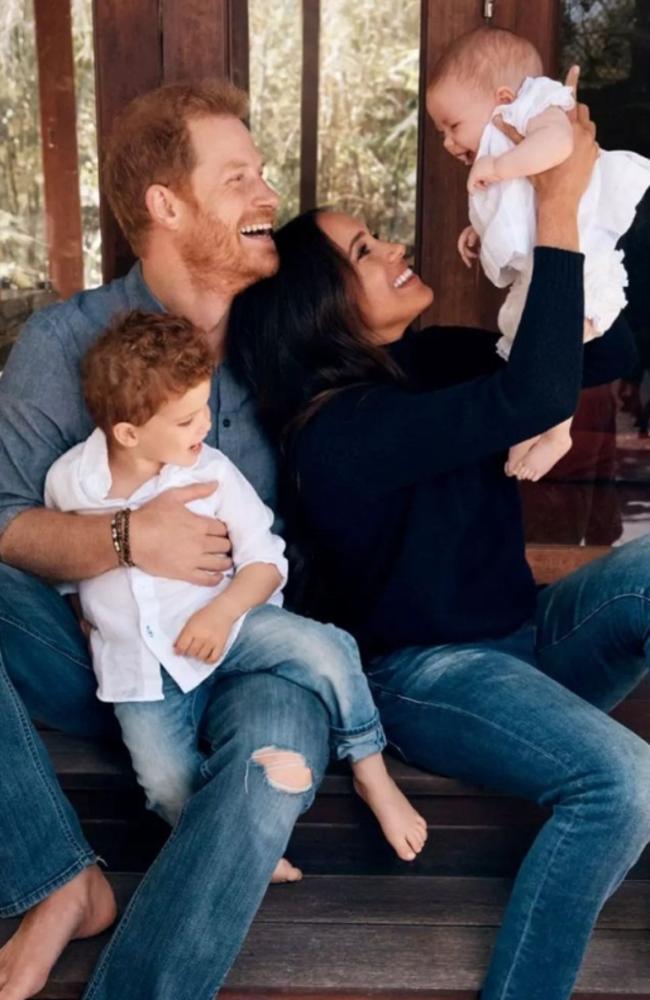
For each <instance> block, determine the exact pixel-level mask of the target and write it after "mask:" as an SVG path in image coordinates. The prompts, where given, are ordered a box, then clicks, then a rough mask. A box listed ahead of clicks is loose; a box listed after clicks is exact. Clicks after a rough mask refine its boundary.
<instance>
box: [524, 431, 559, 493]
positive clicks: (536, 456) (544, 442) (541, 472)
mask: <svg viewBox="0 0 650 1000" xmlns="http://www.w3.org/2000/svg"><path fill="white" fill-rule="evenodd" d="M570 447H571V438H570V437H563V438H560V437H559V436H558V437H555V436H552V435H550V434H549V435H548V436H547V435H546V434H542V436H541V438H540V439H539V441H538V442H537V443H536V444H534V445H533V447H532V448H531V449H530V451H529V452H528V454H527V455H526V456H525V458H523V459H522V460H521V461H520V462H519V463H518V464H517V465H516V466H515V467H514V469H513V472H512V475H514V476H515V477H516V478H517V479H518V480H519V481H520V482H524V481H529V482H531V483H536V482H538V480H540V479H541V478H542V476H545V475H546V473H547V472H550V470H551V469H552V468H553V466H554V465H556V464H557V463H558V462H559V461H560V459H561V458H563V457H564V456H565V455H566V453H567V451H568V450H569V449H570Z"/></svg>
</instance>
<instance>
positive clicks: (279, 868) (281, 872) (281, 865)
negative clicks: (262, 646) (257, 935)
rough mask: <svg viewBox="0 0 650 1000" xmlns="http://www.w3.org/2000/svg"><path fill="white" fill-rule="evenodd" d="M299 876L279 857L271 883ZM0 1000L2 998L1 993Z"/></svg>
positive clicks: (300, 875)
mask: <svg viewBox="0 0 650 1000" xmlns="http://www.w3.org/2000/svg"><path fill="white" fill-rule="evenodd" d="M301 878H302V872H301V871H300V868H296V867H295V865H292V864H291V862H290V861H287V859H286V858H280V860H279V861H278V863H277V865H276V866H275V871H274V872H273V874H272V875H271V885H276V884H277V883H278V882H300V879H301ZM0 1000H2V994H1V993H0Z"/></svg>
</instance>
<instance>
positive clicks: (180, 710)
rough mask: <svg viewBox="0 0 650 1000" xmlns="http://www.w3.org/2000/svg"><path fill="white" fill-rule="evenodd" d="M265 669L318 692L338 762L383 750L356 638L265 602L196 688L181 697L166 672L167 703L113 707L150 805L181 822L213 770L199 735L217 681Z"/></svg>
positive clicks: (131, 702)
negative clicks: (189, 801) (209, 769)
mask: <svg viewBox="0 0 650 1000" xmlns="http://www.w3.org/2000/svg"><path fill="white" fill-rule="evenodd" d="M261 671H267V672H269V673H272V674H274V675H275V676H277V677H283V678H284V679H285V680H288V681H292V682H293V683H294V684H299V685H300V686H301V687H304V688H306V689H307V690H309V691H312V692H313V693H314V694H316V695H318V697H319V698H320V700H321V701H322V702H323V704H324V705H325V707H326V708H327V711H328V714H329V720H330V727H331V728H330V739H331V746H332V751H333V753H334V755H335V757H336V758H337V759H338V760H342V759H344V758H346V757H347V758H349V759H350V760H352V761H358V760H362V759H363V758H364V757H368V756H370V755H371V754H375V753H379V752H381V751H382V750H383V749H384V747H385V745H386V739H385V737H384V732H383V729H382V727H381V725H380V722H379V716H378V714H377V709H376V708H375V704H374V702H373V700H372V695H371V694H370V690H369V688H368V681H367V680H366V676H365V674H364V673H363V668H362V666H361V659H360V657H359V651H358V648H357V644H356V642H355V641H354V639H353V638H352V637H351V636H350V635H348V633H347V632H343V631H342V630H341V629H338V628H336V627H335V626H334V625H321V624H320V623H319V622H315V621H312V620H311V619H309V618H302V617H301V616H300V615H294V614H292V613H291V612H290V611H286V610H285V609H284V608H278V607H275V606H274V605H271V604H265V605H262V606H261V607H258V608H255V609H254V610H253V611H251V612H249V614H248V615H247V616H246V619H245V621H244V624H243V625H242V628H241V630H240V632H239V635H238V636H237V639H236V640H235V642H234V644H233V646H232V647H231V649H230V650H229V652H228V654H227V656H226V657H225V659H224V660H223V662H222V663H220V664H219V666H218V668H217V669H216V670H215V671H214V673H213V674H211V675H210V677H208V678H207V679H206V680H205V681H204V682H203V683H202V684H200V685H199V686H198V687H197V688H195V689H194V690H193V691H189V692H187V693H186V694H185V693H183V691H181V689H180V688H179V687H178V685H177V684H176V682H175V681H174V680H173V678H171V677H170V676H169V674H167V673H166V672H165V671H163V694H164V699H163V700H162V701H129V702H121V703H119V704H116V705H115V714H116V715H117V718H118V720H119V723H120V726H121V727H122V737H123V739H124V742H125V743H126V745H127V747H128V748H129V752H130V754H131V760H132V762H133V767H134V769H135V772H136V775H137V777H138V781H139V783H140V784H141V785H142V787H143V788H144V791H145V794H146V796H147V804H148V806H149V808H150V809H154V810H155V811H156V812H158V813H160V815H161V816H162V817H163V819H165V820H167V822H168V823H171V824H172V825H173V824H174V823H176V821H177V820H178V817H179V815H180V813H181V810H182V808H183V806H184V805H185V802H186V801H187V799H188V798H189V797H190V795H192V794H193V793H194V792H195V791H197V790H198V789H199V788H200V787H201V785H202V784H203V782H204V780H205V775H204V767H207V766H208V765H207V762H206V758H205V757H204V755H203V754H202V753H201V752H200V750H199V744H198V735H199V728H200V724H201V718H202V716H203V712H204V710H205V706H206V704H207V703H208V700H209V698H210V692H211V691H212V688H213V686H214V684H215V683H216V682H217V681H219V680H221V679H222V678H223V677H225V676H228V675H241V674H254V673H259V672H261Z"/></svg>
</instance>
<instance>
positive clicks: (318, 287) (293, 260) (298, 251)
mask: <svg viewBox="0 0 650 1000" xmlns="http://www.w3.org/2000/svg"><path fill="white" fill-rule="evenodd" d="M318 212H319V210H318V209H315V210H313V211H310V212H305V213H304V214H303V215H300V216H298V217H297V218H296V219H293V220H292V221H291V222H289V223H287V225H286V226H283V227H282V228H281V229H279V230H278V232H277V233H276V234H275V241H276V245H277V248H278V254H279V258H280V266H279V270H278V272H277V273H276V274H275V275H273V277H271V278H265V279H264V280H263V281H259V282H257V283H256V284H254V285H251V286H250V288H247V289H246V290H245V291H244V292H242V293H241V294H240V295H238V296H237V298H236V299H235V301H234V303H233V306H232V309H231V313H230V319H229V325H228V347H227V355H228V362H229V365H230V366H231V367H232V369H233V370H234V372H235V374H236V375H237V376H238V377H239V378H240V379H242V380H243V381H245V382H247V383H248V385H249V386H250V387H251V388H252V390H253V392H254V393H255V395H256V396H257V400H258V405H259V412H260V416H261V419H262V422H263V423H264V425H265V426H266V428H267V429H268V430H269V431H270V433H271V435H272V436H273V437H274V438H275V440H276V441H277V442H278V443H279V444H280V446H281V453H282V456H283V468H282V470H281V471H282V475H281V478H280V484H281V488H280V497H279V510H280V513H281V514H282V515H283V516H284V518H285V522H286V531H285V535H286V536H287V542H288V554H289V559H290V562H291V567H292V572H291V574H290V577H289V582H290V588H289V592H288V594H287V597H288V600H289V602H290V604H291V606H293V607H294V608H296V609H297V610H300V611H302V612H303V613H305V614H312V615H314V616H315V617H320V618H330V617H332V616H333V609H331V605H328V601H329V600H330V599H331V598H332V588H331V587H328V585H327V582H326V571H325V573H323V572H322V571H323V568H324V565H325V562H326V560H324V559H323V553H321V552H319V551H318V547H317V544H316V543H315V541H314V538H313V535H312V534H311V533H310V532H309V530H308V529H307V526H306V524H305V523H304V520H303V517H302V514H301V509H300V502H299V484H298V481H297V478H296V476H295V474H294V470H293V468H292V466H293V463H292V460H291V459H292V455H291V452H292V443H293V441H294V440H295V437H296V434H297V432H298V431H299V430H300V428H301V427H302V426H304V424H305V422H306V421H307V420H309V418H310V417H311V416H312V415H313V414H314V413H315V412H316V411H317V410H318V409H319V407H320V406H321V405H323V404H324V403H325V402H326V401H327V400H328V399H330V398H331V396H332V395H333V394H335V393H337V392H340V391H341V390H343V389H345V388H348V387H350V386H353V385H372V384H376V383H377V382H384V383H385V382H387V381H399V380H401V378H402V373H401V371H400V369H399V368H398V366H397V365H396V364H395V363H394V362H393V361H392V360H391V358H390V357H389V355H388V354H387V353H386V352H385V351H384V350H382V349H381V348H380V347H375V346H373V345H372V344H371V343H370V342H369V340H368V334H367V331H366V330H365V329H364V324H363V320H362V317H361V314H360V312H359V309H358V307H357V303H356V291H357V288H358V285H357V278H356V275H355V272H354V269H353V268H352V266H351V264H350V263H349V261H348V260H347V258H346V257H345V256H344V255H343V254H342V253H341V251H340V250H339V249H338V247H336V245H335V244H334V243H332V241H331V240H330V239H329V238H328V237H327V236H326V235H325V233H323V232H322V230H321V229H319V227H318V224H317V216H318Z"/></svg>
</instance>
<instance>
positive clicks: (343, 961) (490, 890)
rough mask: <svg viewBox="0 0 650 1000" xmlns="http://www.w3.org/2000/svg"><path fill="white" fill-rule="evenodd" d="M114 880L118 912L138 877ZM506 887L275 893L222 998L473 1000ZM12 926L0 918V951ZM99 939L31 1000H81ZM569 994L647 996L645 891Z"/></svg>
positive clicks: (615, 914)
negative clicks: (36, 999)
mask: <svg viewBox="0 0 650 1000" xmlns="http://www.w3.org/2000/svg"><path fill="white" fill-rule="evenodd" d="M111 879H112V882H113V884H114V887H115V889H116V893H117V896H118V899H119V903H120V908H121V909H123V908H124V906H125V905H126V902H127V900H128V899H129V897H130V895H131V893H132V892H133V890H134V888H135V886H136V885H137V883H138V879H139V876H135V875H113V876H111ZM509 891H510V884H509V883H508V882H505V881H501V880H494V879H467V878H426V877H425V878H419V879H412V878H399V877H389V878H387V877H375V878H373V877H359V876H356V877H350V878H339V877H336V876H315V877H312V878H306V879H304V881H303V882H302V883H300V884H299V885H292V886H273V887H271V888H270V889H269V891H268V893H267V895H266V899H265V900H264V903H263V905H262V907H261V910H260V912H259V914H258V916H257V918H256V920H255V923H254V924H253V927H252V930H251V932H250V934H249V937H248V939H247V941H246V943H245V945H244V948H243V950H242V953H241V955H240V957H239V959H238V961H237V963H236V964H235V966H234V968H233V970H232V972H231V974H230V976H229V978H228V980H227V984H226V987H225V988H224V990H223V992H222V994H221V996H222V997H223V998H224V1000H240V998H243V997H246V998H247V1000H251V997H255V998H256V1000H264V998H266V997H269V998H271V997H276V996H277V997H280V996H281V997H284V998H285V1000H292V998H296V1000H298V998H300V1000H309V998H312V1000H326V998H330V1000H364V998H370V997H373V998H379V997H381V998H383V1000H411V998H412V1000H415V998H416V997H417V998H418V1000H425V998H436V1000H443V998H447V1000H470V998H471V1000H474V998H475V996H476V991H477V989H478V988H479V985H480V982H481V979H482V977H483V974H484V970H485V968H486V965H487V962H488V958H489V955H490V951H491V948H492V945H493V943H494V938H495V934H496V928H497V927H498V925H499V921H500V918H501V913H502V911H503V907H504V905H505V902H506V900H507V898H508V894H509ZM16 923H17V922H16V921H2V922H0V943H2V942H3V941H4V940H6V938H7V937H8V936H9V934H10V933H12V932H13V930H14V928H15V926H16ZM107 938H108V935H102V936H100V937H99V938H96V939H93V940H88V941H78V942H74V943H73V944H72V945H71V946H70V947H69V948H68V949H67V951H66V952H65V953H64V955H63V957H62V958H61V960H60V961H59V963H58V964H57V966H56V968H55V969H54V971H53V974H52V976H51V979H50V982H49V984H48V986H47V987H46V989H45V990H44V991H43V992H42V993H41V994H39V996H41V997H42V998H44V1000H45V998H47V1000H73V998H77V997H79V996H80V993H81V990H82V987H83V984H84V983H85V982H86V980H87V979H88V977H89V975H90V973H91V970H92V968H93V966H94V963H95V962H96V960H97V956H98V954H99V951H100V949H101V948H102V947H103V945H104V944H105V942H106V940H107ZM188 961H191V955H188ZM574 996H575V997H576V998H580V1000H587V998H595V997H596V996H597V997H598V1000H607V998H617V1000H625V998H628V1000H631V998H634V1000H650V884H649V883H643V882H632V881H630V882H627V883H625V884H624V885H623V886H622V887H621V889H620V890H619V891H618V893H617V894H616V895H615V896H614V897H613V899H611V900H610V901H609V903H608V904H607V906H606V907H605V909H604V911H603V914H602V916H601V919H600V921H599V924H598V928H597V930H596V932H595V934H594V937H593V941H592V944H591V946H590V949H589V952H588V955H587V959H586V962H585V965H584V968H583V971H582V974H581V977H580V980H579V988H578V991H577V992H576V993H575V994H574Z"/></svg>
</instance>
